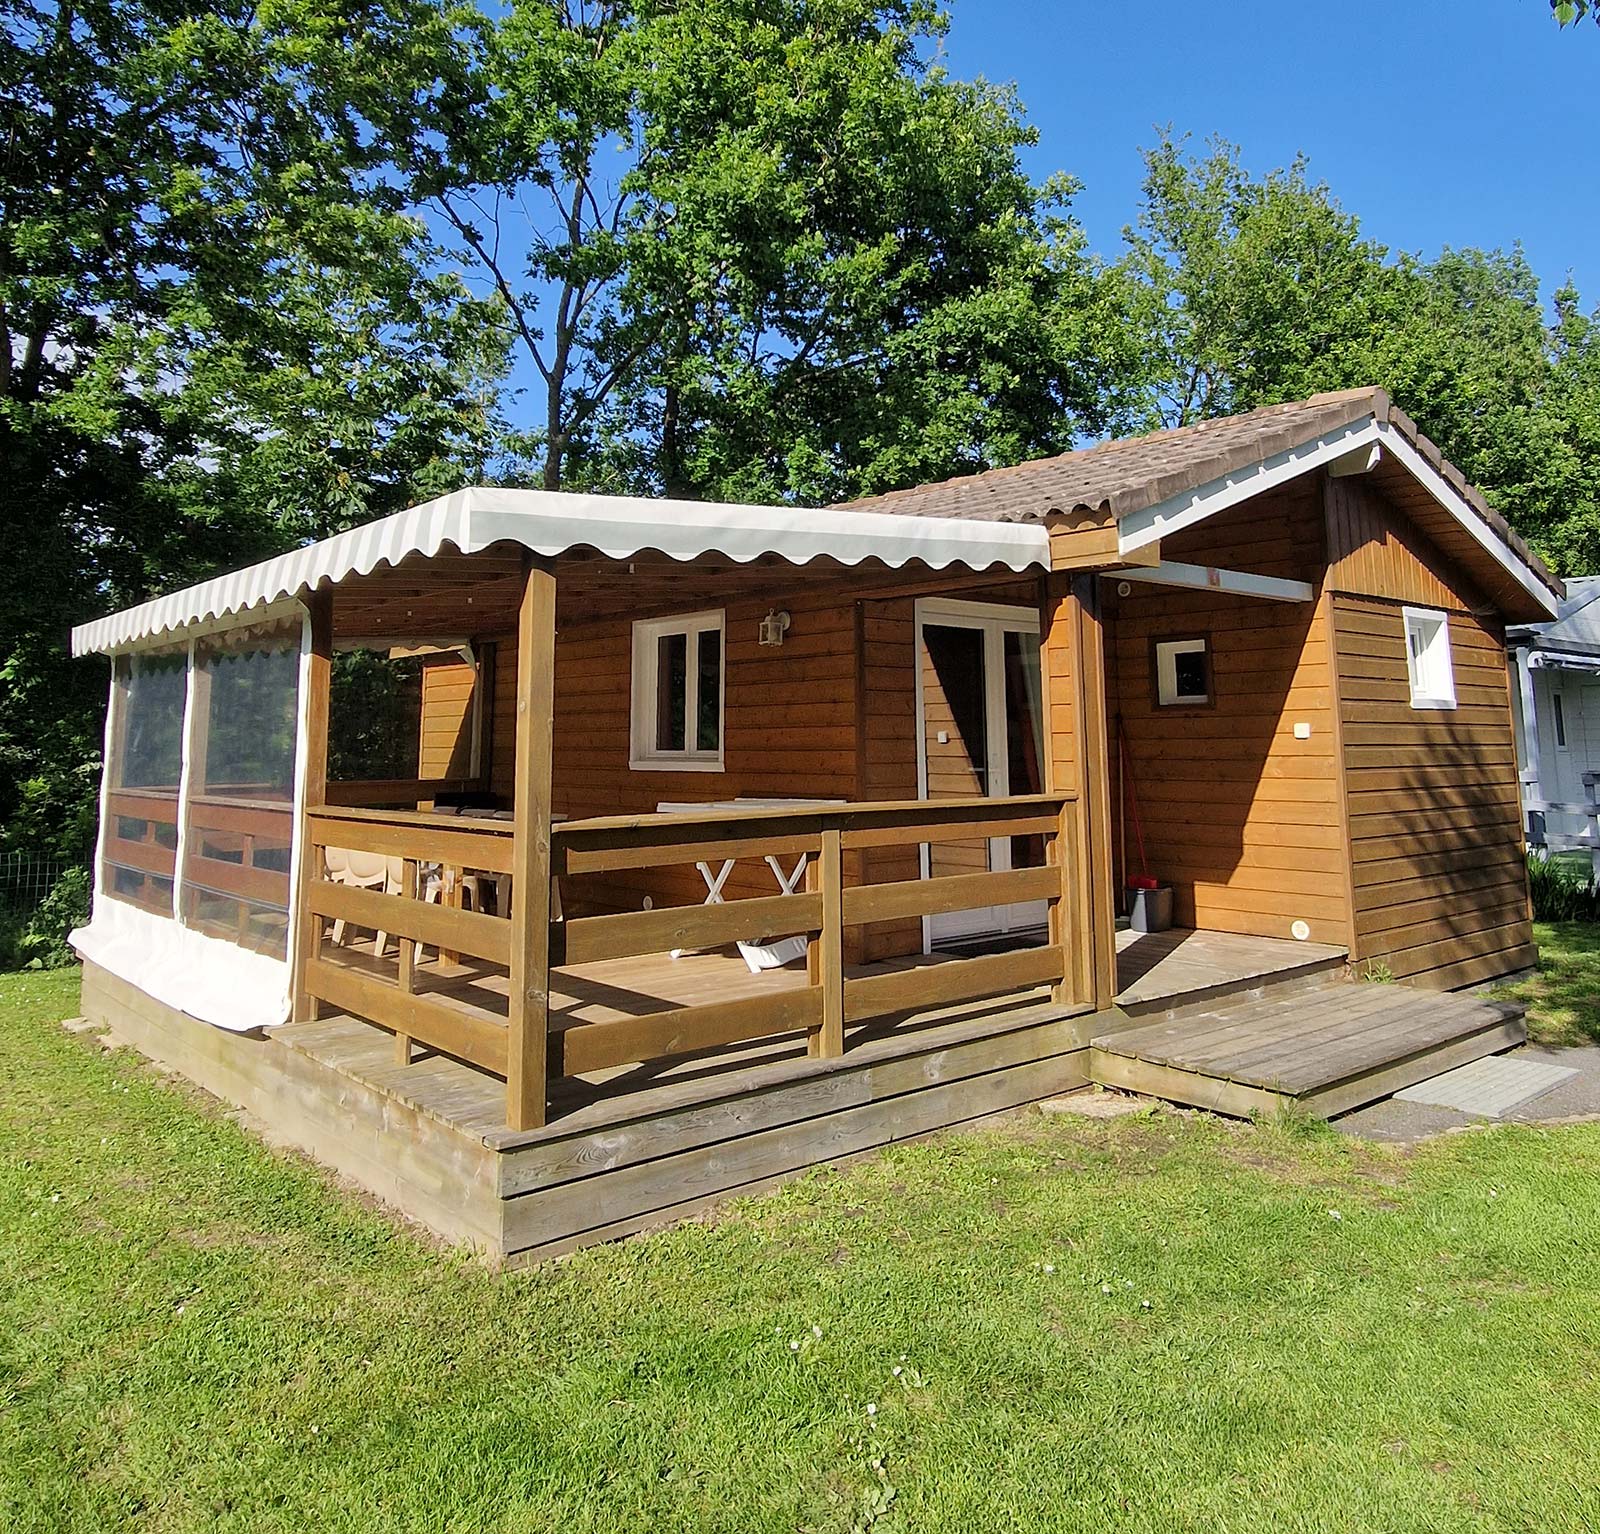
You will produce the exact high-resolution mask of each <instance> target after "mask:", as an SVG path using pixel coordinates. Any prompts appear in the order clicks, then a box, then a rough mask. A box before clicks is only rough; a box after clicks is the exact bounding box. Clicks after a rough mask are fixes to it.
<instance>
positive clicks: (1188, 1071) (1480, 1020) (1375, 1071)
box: [1089, 981, 1527, 1118]
mask: <svg viewBox="0 0 1600 1534" xmlns="http://www.w3.org/2000/svg"><path fill="white" fill-rule="evenodd" d="M1526 1037H1527V1030H1526V1028H1525V1027H1524V1026H1523V1022H1522V1008H1520V1007H1516V1006H1510V1005H1507V1004H1505V1003H1501V1002H1492V1001H1484V1000H1482V999H1480V998H1477V997H1472V996H1454V995H1450V994H1447V993H1443V994H1442V993H1439V992H1436V991H1416V990H1411V989H1409V988H1407V987H1405V986H1399V985H1372V984H1360V983H1356V982H1348V981H1346V982H1339V981H1336V982H1331V983H1327V984H1323V985H1320V986H1318V987H1316V988H1314V989H1308V990H1300V991H1298V992H1295V993H1293V994H1290V995H1285V996H1278V995H1276V994H1274V995H1273V996H1271V997H1259V996H1246V997H1243V998H1240V999H1235V1000H1231V1001H1227V1002H1224V1003H1222V1004H1218V1005H1214V1006H1210V1007H1198V1008H1195V1007H1192V1008H1188V1009H1185V1010H1183V1011H1180V1012H1178V1013H1177V1014H1175V1015H1173V1016H1171V1017H1168V1018H1165V1019H1163V1020H1162V1021H1159V1022H1152V1023H1145V1024H1142V1025H1140V1026H1136V1027H1131V1028H1121V1029H1113V1030H1107V1031H1104V1032H1101V1033H1098V1034H1096V1035H1095V1037H1094V1038H1093V1039H1092V1040H1091V1044H1090V1050H1089V1073H1090V1075H1091V1076H1092V1077H1093V1078H1094V1080H1096V1081H1098V1082H1100V1083H1101V1084H1103V1085H1105V1086H1113V1087H1121V1088H1123V1089H1125V1090H1127V1091H1130V1092H1142V1093H1147V1094H1149V1095H1150V1096H1153V1097H1164V1098H1168V1099H1169V1100H1171V1101H1174V1102H1180V1103H1187V1104H1189V1105H1191V1106H1194V1107H1197V1108H1207V1109H1210V1110H1212V1111H1214V1112H1218V1113H1228V1114H1234V1115H1237V1116H1240V1117H1245V1116H1248V1115H1250V1114H1252V1113H1262V1112H1270V1111H1272V1110H1274V1109H1277V1108H1281V1107H1283V1106H1286V1105H1291V1104H1292V1105H1294V1106H1296V1107H1299V1108H1302V1109H1304V1110H1306V1111H1307V1112H1310V1113H1314V1114H1317V1115H1319V1116H1321V1117H1324V1118H1331V1117H1333V1116H1334V1115H1336V1114H1340V1113H1346V1112H1348V1111H1349V1110H1350V1109H1352V1108H1358V1107H1360V1106H1361V1105H1362V1104H1364V1103H1369V1102H1373V1101H1375V1100H1376V1099H1378V1098H1380V1097H1388V1096H1390V1095H1391V1094H1393V1093H1395V1092H1398V1091H1400V1090H1401V1089H1402V1088H1403V1087H1408V1086H1411V1085H1413V1084H1414V1083H1416V1082H1418V1081H1425V1080H1427V1079H1428V1078H1429V1077H1431V1076H1437V1075H1439V1074H1440V1073H1441V1072H1443V1071H1447V1070H1453V1069H1454V1068H1455V1067H1456V1066H1459V1065H1466V1064H1468V1063H1470V1062H1471V1061H1473V1060H1480V1059H1482V1058H1484V1057H1485V1056H1486V1055H1492V1054H1496V1053H1498V1052H1499V1051H1500V1050H1503V1049H1510V1048H1512V1047H1513V1046H1514V1045H1517V1044H1520V1043H1521V1042H1522V1041H1523V1040H1524V1039H1525V1038H1526Z"/></svg>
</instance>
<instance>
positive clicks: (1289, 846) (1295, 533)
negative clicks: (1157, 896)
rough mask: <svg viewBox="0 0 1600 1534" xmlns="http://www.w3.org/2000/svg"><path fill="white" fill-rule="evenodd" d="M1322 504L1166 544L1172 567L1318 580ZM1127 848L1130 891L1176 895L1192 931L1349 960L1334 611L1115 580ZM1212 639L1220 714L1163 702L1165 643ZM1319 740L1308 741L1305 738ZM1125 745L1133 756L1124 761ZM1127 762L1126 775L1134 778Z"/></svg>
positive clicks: (1209, 527)
mask: <svg viewBox="0 0 1600 1534" xmlns="http://www.w3.org/2000/svg"><path fill="white" fill-rule="evenodd" d="M1322 551H1323V528H1322V504H1321V493H1320V489H1319V487H1318V485H1317V484H1316V482H1315V481H1313V480H1300V481H1296V482H1294V483H1293V484H1291V485H1288V486H1286V487H1284V488H1282V489H1279V490H1276V491H1273V492H1271V493H1270V494H1268V495H1264V496H1261V497H1259V498H1257V499H1255V500H1252V501H1249V502H1247V503H1246V504H1244V505H1243V506H1240V507H1238V508H1235V509H1234V510H1232V511H1228V512H1224V513H1222V514H1221V515H1219V516H1217V517H1215V518H1212V519H1211V520H1209V521H1207V522H1204V523H1202V524H1200V525H1199V526H1197V527H1194V528H1191V529H1189V530H1188V531H1186V532H1183V533H1180V534H1178V535H1177V536H1175V537H1172V538H1168V539H1164V540H1163V542H1162V554H1163V558H1165V559H1169V560H1173V561H1179V562H1183V563H1189V564H1200V565H1213V566H1219V567H1223V568H1226V569H1231V570H1242V571H1249V572H1251V573H1254V574H1259V575H1275V576H1282V577H1286V578H1288V579H1293V580H1306V581H1312V582H1315V581H1317V580H1318V579H1319V578H1320V576H1321V574H1322ZM1103 585H1104V586H1105V587H1106V588H1107V589H1108V592H1109V595H1108V598H1107V611H1108V617H1109V638H1108V658H1107V659H1108V673H1109V686H1110V700H1109V706H1110V709H1111V755H1112V765H1113V768H1114V769H1116V771H1115V777H1116V778H1117V779H1118V781H1117V782H1115V783H1114V785H1113V790H1112V814H1113V830H1112V836H1113V842H1114V844H1115V846H1116V847H1117V850H1118V852H1119V863H1120V868H1119V883H1120V882H1122V878H1123V876H1124V875H1125V874H1126V873H1128V872H1132V873H1138V872H1139V871H1140V855H1139V851H1138V847H1139V840H1140V836H1141V834H1142V837H1143V842H1144V849H1145V858H1146V860H1147V862H1148V867H1149V871H1150V872H1151V873H1152V874H1154V875H1156V876H1157V877H1159V878H1161V879H1164V880H1168V881H1170V882H1171V883H1172V884H1173V886H1174V904H1175V908H1176V909H1175V912H1174V916H1175V919H1176V921H1177V922H1178V923H1179V925H1181V926H1194V927H1205V928H1212V929H1215V930H1218V931H1223V932H1239V933H1245V934H1251V935H1255V936H1260V937H1289V936H1291V935H1292V928H1293V925H1294V923H1295V922H1296V921H1304V922H1305V923H1306V924H1307V926H1308V927H1309V928H1310V937H1311V939H1312V940H1313V941H1315V942H1319V943H1333V944H1338V945H1341V946H1345V947H1348V946H1349V944H1350V941H1351V936H1352V922H1351V909H1350V894H1349V889H1348V882H1347V880H1346V877H1345V857H1346V853H1345V848H1344V832H1343V826H1342V809H1341V805H1340V792H1339V782H1338V779H1339V772H1338V756H1337V746H1336V735H1335V712H1334V697H1333V686H1332V665H1331V653H1330V646H1329V632H1330V629H1329V621H1328V613H1327V609H1326V606H1325V604H1324V603H1323V602H1322V601H1320V600H1318V601H1314V602H1308V603H1297V602H1269V601H1263V600H1261V599H1259V598H1255V597H1240V596H1231V595H1224V594H1222V593H1221V592H1218V591H1214V590H1210V589H1207V590H1179V589H1173V588H1168V587H1161V586H1153V585H1144V584H1140V583H1139V582H1138V581H1129V582H1127V583H1126V589H1127V595H1122V594H1121V592H1122V589H1123V588H1122V584H1121V583H1119V582H1118V581H1117V579H1116V578H1115V577H1108V578H1107V579H1106V580H1105V581H1104V582H1103ZM1191 637H1205V638H1206V639H1207V640H1208V641H1209V645H1210V652H1211V678H1212V681H1211V686H1212V692H1213V700H1214V701H1213V702H1212V703H1211V704H1210V705H1209V706H1206V707H1192V708H1191V707H1171V706H1167V707H1162V706H1160V705H1158V704H1157V702H1156V695H1155V682H1154V677H1153V674H1152V673H1153V647H1154V644H1155V642H1156V641H1157V640H1158V639H1172V638H1191ZM1297 725H1301V726H1306V727H1308V728H1309V734H1308V735H1307V737H1306V738H1304V739H1297V738H1296V733H1295V730H1296V726H1297ZM1119 733H1120V737H1121V747H1120V749H1119ZM1124 763H1125V765H1126V769H1127V770H1126V771H1125V772H1124V771H1122V770H1121V767H1122V765H1123V764H1124Z"/></svg>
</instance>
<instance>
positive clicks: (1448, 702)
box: [1405, 607, 1456, 708]
mask: <svg viewBox="0 0 1600 1534" xmlns="http://www.w3.org/2000/svg"><path fill="white" fill-rule="evenodd" d="M1405 624H1406V669H1407V671H1408V673H1409V674H1410V678H1411V706H1412V708H1454V707H1455V706H1456V677H1455V668H1454V667H1453V665H1452V664H1451V660H1450V620H1449V618H1448V617H1447V616H1446V615H1445V614H1444V613H1441V612H1436V611H1435V610H1434V609H1433V608H1430V607H1408V608H1406V609H1405Z"/></svg>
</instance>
